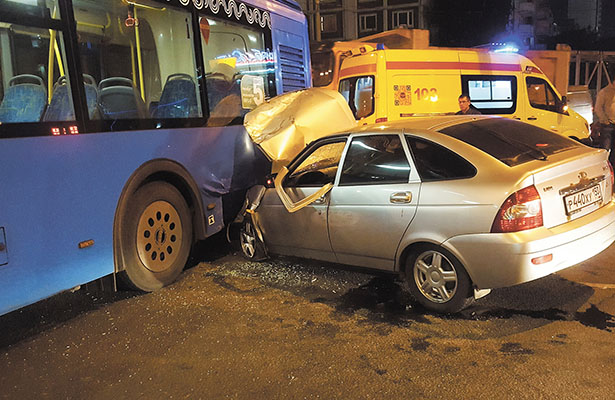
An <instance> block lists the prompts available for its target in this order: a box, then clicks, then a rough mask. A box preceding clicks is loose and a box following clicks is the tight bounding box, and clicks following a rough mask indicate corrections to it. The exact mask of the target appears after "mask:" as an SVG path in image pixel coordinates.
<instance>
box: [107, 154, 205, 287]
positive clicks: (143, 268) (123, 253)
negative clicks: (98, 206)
mask: <svg viewBox="0 0 615 400" xmlns="http://www.w3.org/2000/svg"><path fill="white" fill-rule="evenodd" d="M198 194H199V191H198V187H197V186H196V184H195V183H194V180H193V179H192V177H191V176H190V174H189V173H188V172H187V171H186V170H185V168H183V167H182V166H181V165H179V164H178V163H176V162H174V161H171V160H166V159H163V160H152V161H149V162H147V163H145V164H144V165H142V166H141V167H140V168H138V169H137V170H136V171H135V172H134V173H133V174H132V176H131V177H130V179H129V180H128V182H127V183H126V185H125V187H124V190H123V191H122V195H121V196H120V199H119V201H118V206H117V208H116V212H115V221H114V229H113V250H114V262H115V269H114V271H115V273H119V277H120V279H121V280H122V281H123V282H124V283H127V285H128V286H130V287H133V288H136V289H140V290H144V291H152V290H155V289H158V288H160V287H162V286H165V285H167V284H170V283H171V282H173V281H174V280H175V279H176V278H177V276H178V275H179V274H180V273H181V271H182V270H183V268H184V266H185V264H186V262H187V260H188V256H189V254H190V250H191V248H192V245H193V243H194V241H195V240H197V239H202V238H204V237H205V224H204V217H203V216H204V211H203V206H202V202H201V200H200V196H199V195H198ZM150 225H151V226H150ZM178 230H179V232H178ZM172 231H174V232H172ZM146 236H149V237H146ZM171 240H173V242H172V241H171ZM178 241H179V242H178ZM152 246H153V248H152ZM167 248H168V250H167ZM161 256H162V260H161Z"/></svg>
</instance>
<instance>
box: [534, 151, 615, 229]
mask: <svg viewBox="0 0 615 400" xmlns="http://www.w3.org/2000/svg"><path fill="white" fill-rule="evenodd" d="M577 152H578V153H580V154H578V155H577V156H573V157H570V154H569V152H566V153H568V154H562V155H561V156H562V157H561V158H562V160H561V161H560V162H558V163H556V165H553V164H551V165H550V166H549V168H545V169H544V170H541V171H537V172H535V173H533V180H534V186H535V187H536V189H537V190H538V193H539V195H540V198H541V202H542V213H543V224H544V226H545V227H547V228H550V227H553V226H557V225H560V224H563V223H565V222H568V221H571V220H574V219H577V218H580V217H582V216H584V215H587V214H590V213H592V212H593V211H595V210H597V209H598V208H600V207H602V206H604V205H605V204H607V203H608V202H609V201H611V198H612V192H613V188H612V181H611V169H610V167H609V164H608V161H607V153H606V152H605V151H600V150H595V149H589V148H586V149H583V150H582V151H577ZM565 155H568V157H565Z"/></svg>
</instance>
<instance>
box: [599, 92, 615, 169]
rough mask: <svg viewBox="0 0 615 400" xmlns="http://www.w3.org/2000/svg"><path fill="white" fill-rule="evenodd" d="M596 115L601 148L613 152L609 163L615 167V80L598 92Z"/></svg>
mask: <svg viewBox="0 0 615 400" xmlns="http://www.w3.org/2000/svg"><path fill="white" fill-rule="evenodd" d="M594 113H595V114H596V117H597V118H598V123H599V124H600V127H599V129H600V147H602V148H603V149H607V150H610V151H611V154H610V155H609V161H610V162H611V165H615V151H613V145H614V144H615V143H614V142H615V141H614V140H613V136H614V135H615V80H614V81H613V82H611V83H609V84H608V85H606V86H605V87H604V88H602V89H601V90H600V91H599V92H598V96H597V97H596V106H595V107H594Z"/></svg>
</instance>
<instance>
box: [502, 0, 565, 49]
mask: <svg viewBox="0 0 615 400" xmlns="http://www.w3.org/2000/svg"><path fill="white" fill-rule="evenodd" d="M560 2H561V1H560ZM549 3H550V1H549V0H512V6H511V11H510V17H509V22H508V26H507V27H506V29H507V31H508V34H509V35H508V37H509V38H510V37H514V38H515V40H516V41H517V45H518V46H519V47H520V48H522V49H537V50H544V49H546V48H547V44H548V42H549V38H550V37H552V36H554V35H555V34H556V32H557V31H556V28H557V25H556V24H555V23H554V18H553V12H552V11H551V5H550V4H549Z"/></svg>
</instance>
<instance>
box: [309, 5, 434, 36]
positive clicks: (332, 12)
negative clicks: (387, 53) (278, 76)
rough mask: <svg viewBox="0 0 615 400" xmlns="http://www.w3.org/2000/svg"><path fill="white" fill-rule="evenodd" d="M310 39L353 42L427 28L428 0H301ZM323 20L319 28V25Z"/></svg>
mask: <svg viewBox="0 0 615 400" xmlns="http://www.w3.org/2000/svg"><path fill="white" fill-rule="evenodd" d="M298 3H299V4H300V5H301V8H302V9H303V11H304V13H305V14H306V16H307V19H308V21H309V29H310V39H311V40H312V41H320V40H353V39H357V38H360V37H363V36H368V35H372V34H374V33H378V32H382V31H386V30H389V29H395V28H398V27H400V26H406V27H408V28H419V29H427V26H426V25H427V23H426V19H425V8H426V6H427V5H428V3H429V0H414V1H412V0H298ZM318 17H320V29H319V27H318V25H317V20H318Z"/></svg>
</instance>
